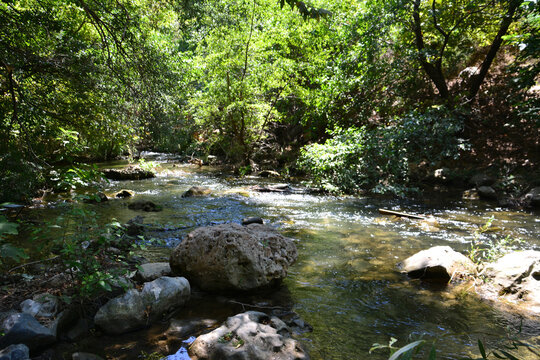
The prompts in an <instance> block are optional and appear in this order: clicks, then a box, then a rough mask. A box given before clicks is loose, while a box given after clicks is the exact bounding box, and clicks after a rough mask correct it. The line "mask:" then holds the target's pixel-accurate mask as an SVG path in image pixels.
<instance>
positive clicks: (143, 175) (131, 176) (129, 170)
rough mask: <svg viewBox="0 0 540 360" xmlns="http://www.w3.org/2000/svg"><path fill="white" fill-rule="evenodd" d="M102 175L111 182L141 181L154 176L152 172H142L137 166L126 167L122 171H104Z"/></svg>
mask: <svg viewBox="0 0 540 360" xmlns="http://www.w3.org/2000/svg"><path fill="white" fill-rule="evenodd" d="M102 172H103V175H104V176H105V177H106V178H107V179H111V180H141V179H149V178H153V177H155V176H156V174H155V173H154V172H152V171H148V170H143V169H141V168H140V167H138V166H128V167H126V168H124V169H104V170H102Z"/></svg>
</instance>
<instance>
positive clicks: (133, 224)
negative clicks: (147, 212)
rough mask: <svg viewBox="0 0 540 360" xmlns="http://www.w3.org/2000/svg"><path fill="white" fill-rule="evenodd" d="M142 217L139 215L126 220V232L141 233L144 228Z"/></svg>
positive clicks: (129, 233)
mask: <svg viewBox="0 0 540 360" xmlns="http://www.w3.org/2000/svg"><path fill="white" fill-rule="evenodd" d="M143 223H144V217H142V216H141V215H137V216H135V217H134V218H133V219H130V220H128V222H127V223H126V224H125V226H124V227H125V229H126V234H127V235H129V236H137V235H141V234H142V232H143V230H144V225H143Z"/></svg>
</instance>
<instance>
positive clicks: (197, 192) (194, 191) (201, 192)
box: [182, 186, 212, 198]
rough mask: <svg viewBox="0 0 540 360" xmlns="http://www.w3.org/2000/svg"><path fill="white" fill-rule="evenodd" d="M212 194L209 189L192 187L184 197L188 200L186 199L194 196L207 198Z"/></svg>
mask: <svg viewBox="0 0 540 360" xmlns="http://www.w3.org/2000/svg"><path fill="white" fill-rule="evenodd" d="M211 193H212V190H210V189H209V188H207V187H203V186H192V187H191V188H189V189H188V190H187V191H186V192H185V193H184V194H182V197H183V198H186V197H193V196H205V195H209V194H211Z"/></svg>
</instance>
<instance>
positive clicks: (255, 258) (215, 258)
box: [170, 224, 297, 291]
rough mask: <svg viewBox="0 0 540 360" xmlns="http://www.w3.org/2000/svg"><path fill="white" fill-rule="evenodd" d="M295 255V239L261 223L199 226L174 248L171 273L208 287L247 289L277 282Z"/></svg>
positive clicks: (223, 289)
mask: <svg viewBox="0 0 540 360" xmlns="http://www.w3.org/2000/svg"><path fill="white" fill-rule="evenodd" d="M296 258H297V250H296V246H295V245H294V242H293V241H292V240H291V239H288V238H286V237H284V236H282V235H280V234H279V233H277V232H276V231H275V230H273V229H271V228H269V227H267V226H264V225H260V224H251V225H247V226H242V225H239V224H221V225H215V226H207V227H201V228H198V229H196V230H194V231H192V232H191V233H189V234H188V235H187V236H186V237H185V238H184V240H183V241H182V242H181V243H180V244H179V245H178V246H177V247H176V248H175V249H174V250H173V253H172V254H171V259H170V264H171V269H172V270H173V273H175V274H179V275H182V276H186V277H187V278H188V279H189V280H190V282H192V283H194V284H196V285H197V286H199V287H200V288H201V289H203V290H207V291H229V290H240V291H248V290H254V289H257V288H262V287H269V286H273V285H276V284H279V283H280V282H281V280H282V279H283V278H285V276H287V270H288V267H289V266H290V265H292V264H293V263H294V262H295V261H296Z"/></svg>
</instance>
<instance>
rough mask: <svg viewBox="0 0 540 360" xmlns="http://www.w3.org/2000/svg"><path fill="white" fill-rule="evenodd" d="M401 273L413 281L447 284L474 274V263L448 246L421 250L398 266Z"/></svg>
mask: <svg viewBox="0 0 540 360" xmlns="http://www.w3.org/2000/svg"><path fill="white" fill-rule="evenodd" d="M398 269H399V270H400V271H401V272H402V273H406V274H407V275H408V276H410V277H412V278H415V279H422V280H428V281H438V282H449V281H450V280H451V279H457V278H460V277H463V276H468V275H471V274H474V273H475V272H476V268H475V265H474V263H473V262H472V261H471V260H470V259H469V258H468V257H466V256H465V255H463V254H460V253H458V252H456V251H454V250H452V249H451V248H450V247H449V246H434V247H432V248H429V249H427V250H422V251H420V252H418V253H416V254H414V255H413V256H411V257H409V258H407V259H405V260H404V261H402V262H400V263H399V264H398Z"/></svg>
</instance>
